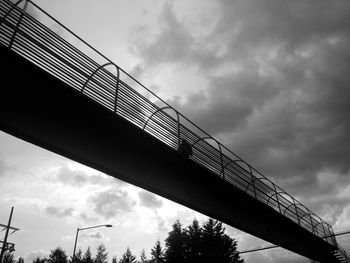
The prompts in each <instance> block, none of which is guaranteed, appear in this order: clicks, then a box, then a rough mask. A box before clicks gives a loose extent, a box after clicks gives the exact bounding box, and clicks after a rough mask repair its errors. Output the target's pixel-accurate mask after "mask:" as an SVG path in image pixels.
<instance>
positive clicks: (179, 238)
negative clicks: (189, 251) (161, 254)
mask: <svg viewBox="0 0 350 263" xmlns="http://www.w3.org/2000/svg"><path fill="white" fill-rule="evenodd" d="M165 247H166V252H165V260H166V262H167V263H178V262H185V232H184V231H183V229H182V225H181V223H180V221H179V220H177V221H176V222H175V224H173V230H172V231H170V232H169V234H168V237H167V238H166V239H165Z"/></svg>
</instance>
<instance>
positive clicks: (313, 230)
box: [307, 209, 315, 234]
mask: <svg viewBox="0 0 350 263" xmlns="http://www.w3.org/2000/svg"><path fill="white" fill-rule="evenodd" d="M307 212H308V213H309V217H310V224H311V227H312V233H313V234H315V226H314V223H313V221H312V216H311V213H310V210H309V209H308V210H307Z"/></svg>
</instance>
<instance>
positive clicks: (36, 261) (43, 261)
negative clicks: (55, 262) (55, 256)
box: [33, 257, 47, 263]
mask: <svg viewBox="0 0 350 263" xmlns="http://www.w3.org/2000/svg"><path fill="white" fill-rule="evenodd" d="M46 262H47V259H46V258H39V257H37V258H36V259H34V260H33V263H46Z"/></svg>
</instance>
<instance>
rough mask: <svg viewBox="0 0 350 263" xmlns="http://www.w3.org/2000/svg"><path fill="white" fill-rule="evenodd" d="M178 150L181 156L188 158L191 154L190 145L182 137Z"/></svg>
mask: <svg viewBox="0 0 350 263" xmlns="http://www.w3.org/2000/svg"><path fill="white" fill-rule="evenodd" d="M178 151H179V153H180V154H181V155H182V156H185V157H186V158H189V157H190V156H192V154H193V152H192V147H191V145H190V144H189V143H188V141H187V140H186V139H182V141H181V144H180V146H179V149H178Z"/></svg>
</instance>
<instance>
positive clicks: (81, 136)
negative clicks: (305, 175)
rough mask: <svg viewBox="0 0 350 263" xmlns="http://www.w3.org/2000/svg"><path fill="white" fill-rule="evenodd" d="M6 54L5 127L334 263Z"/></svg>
mask: <svg viewBox="0 0 350 263" xmlns="http://www.w3.org/2000/svg"><path fill="white" fill-rule="evenodd" d="M0 56H1V58H2V63H1V72H2V81H3V83H7V84H2V88H1V100H0V128H1V130H3V131H5V132H7V133H9V134H12V135H14V136H16V137H18V138H21V139H23V140H26V141H28V142H31V143H33V144H36V145H38V146H41V147H43V148H46V149H48V150H50V151H53V152H56V153H58V154H61V155H63V156H65V157H68V158H70V159H72V160H75V161H78V162H80V163H82V164H85V165H87V166H90V167H93V168H95V169H98V170H100V171H102V172H105V173H106V174H109V175H111V176H114V177H116V178H119V179H122V180H124V181H126V182H129V183H132V184H134V185H137V186H139V187H142V188H144V189H147V190H149V191H152V192H154V193H156V194H159V195H161V196H163V197H165V198H168V199H170V200H173V201H175V202H177V203H180V204H183V205H185V206H187V207H189V208H192V209H194V210H197V211H199V212H201V213H203V214H206V215H208V216H211V217H213V218H217V219H219V220H221V221H223V222H225V223H226V224H229V225H231V226H233V227H236V228H238V229H241V230H243V231H245V232H247V233H250V234H252V235H255V236H257V237H260V238H262V239H264V240H267V241H269V242H271V243H274V244H278V245H280V246H282V247H284V248H286V249H289V250H291V251H294V252H296V253H298V254H301V255H304V256H306V257H309V258H314V259H317V260H318V261H320V262H336V261H334V258H333V257H331V256H330V255H331V251H332V250H334V247H333V246H332V245H330V244H328V243H327V242H325V241H324V240H322V239H320V238H319V237H317V236H315V235H313V234H312V233H310V232H309V231H307V230H306V229H304V228H302V227H300V226H299V225H297V224H295V223H294V222H293V221H291V220H290V219H288V218H287V217H285V216H283V215H281V214H280V213H278V212H276V211H275V210H273V209H272V208H270V207H268V206H266V205H265V204H263V203H261V202H260V201H258V200H256V199H254V198H252V197H251V196H249V195H247V194H246V193H244V192H243V191H241V190H240V189H237V188H236V187H234V186H233V185H231V184H229V183H228V182H226V181H224V180H222V179H221V178H220V177H217V176H216V175H214V174H213V172H211V171H209V170H208V169H205V168H203V167H202V166H200V165H198V164H196V163H195V162H193V161H191V160H189V159H186V158H184V157H182V156H181V155H179V154H178V153H177V152H176V151H175V150H173V149H172V148H170V147H168V146H167V145H165V144H163V143H161V142H160V141H159V140H157V139H156V138H154V137H153V136H151V135H149V134H147V133H145V132H143V131H142V130H141V129H139V128H135V126H134V125H133V124H131V123H130V122H128V121H126V120H125V119H123V118H121V117H118V116H115V115H114V114H113V113H112V112H110V111H108V110H106V109H105V108H104V107H101V106H100V105H98V104H97V103H95V102H94V101H92V100H91V99H89V98H87V97H85V96H81V94H80V93H78V92H77V91H75V90H73V89H71V88H70V87H68V86H67V85H66V84H64V83H62V82H61V81H59V80H57V79H56V78H55V77H53V76H51V75H49V74H48V73H46V72H44V71H43V70H41V69H39V68H38V67H36V66H34V65H33V64H31V63H30V62H28V61H26V60H24V59H23V58H21V57H20V56H18V55H17V54H15V53H13V52H12V51H9V50H7V49H6V48H5V47H2V46H1V47H0ZM5 61H6V63H4V62H5ZM18 73H20V77H18Z"/></svg>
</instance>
